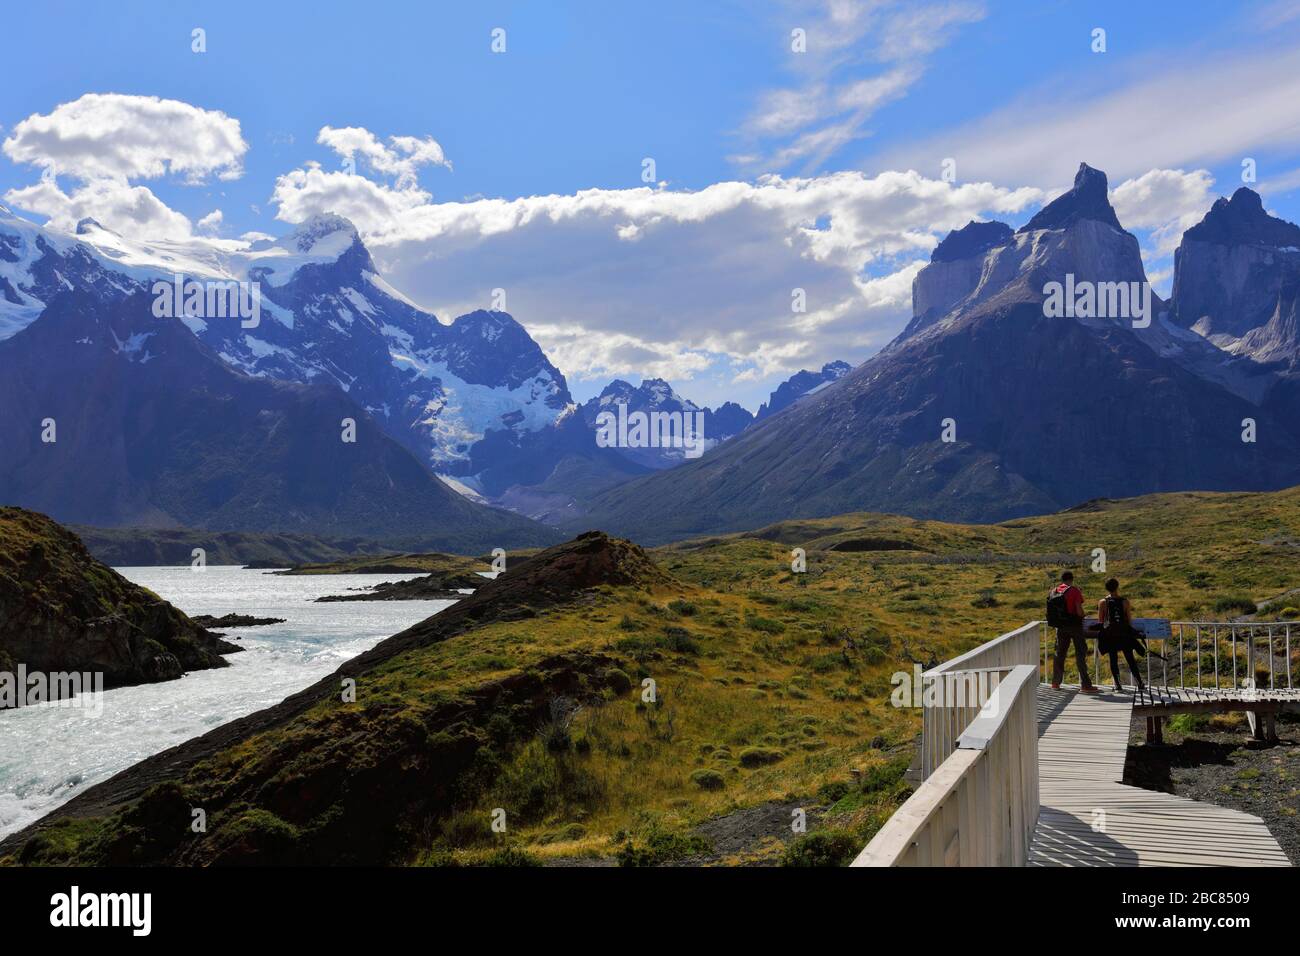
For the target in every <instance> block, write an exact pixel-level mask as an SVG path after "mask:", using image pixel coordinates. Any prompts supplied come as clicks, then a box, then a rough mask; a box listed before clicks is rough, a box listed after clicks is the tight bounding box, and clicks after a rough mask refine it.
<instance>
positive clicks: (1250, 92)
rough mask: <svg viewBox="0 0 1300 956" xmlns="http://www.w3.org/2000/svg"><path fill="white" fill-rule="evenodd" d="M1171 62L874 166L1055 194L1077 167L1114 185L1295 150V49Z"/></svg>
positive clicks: (944, 136) (1025, 105)
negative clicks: (945, 168)
mask: <svg viewBox="0 0 1300 956" xmlns="http://www.w3.org/2000/svg"><path fill="white" fill-rule="evenodd" d="M1168 62H1171V61H1169V60H1164V61H1153V62H1151V63H1146V64H1136V65H1134V66H1133V67H1132V68H1131V71H1130V68H1126V67H1120V66H1116V67H1114V68H1112V69H1111V70H1108V71H1104V75H1105V76H1106V77H1107V78H1108V79H1109V80H1110V83H1111V85H1110V87H1109V88H1107V89H1105V90H1102V91H1098V90H1096V89H1093V90H1088V89H1081V88H1080V86H1079V83H1078V82H1071V83H1069V84H1068V85H1067V89H1066V91H1065V92H1056V89H1057V88H1055V87H1054V88H1053V89H1052V91H1048V90H1046V89H1043V90H1040V91H1039V92H1037V93H1033V94H1030V95H1026V96H1022V97H1020V98H1018V99H1016V100H1015V101H1014V102H1011V103H1009V104H1007V105H1005V106H1002V107H1000V108H999V109H997V110H996V111H994V112H993V113H991V114H989V115H988V116H985V117H983V118H981V119H979V120H976V121H974V122H972V123H969V124H966V125H964V126H960V127H958V128H955V129H952V130H946V131H942V132H939V133H936V134H935V135H934V136H932V137H930V138H929V139H926V140H924V141H921V142H917V143H911V144H908V145H906V146H903V147H900V148H897V149H889V150H885V151H883V152H882V153H881V154H880V155H879V156H876V157H874V158H873V160H872V163H873V165H876V166H884V167H892V168H909V167H911V168H916V169H925V170H930V169H937V168H938V166H939V163H940V160H941V157H948V156H951V157H954V158H955V159H956V160H957V175H958V178H959V179H967V178H969V179H978V180H989V181H991V182H995V183H1016V184H1026V183H1027V184H1031V185H1035V186H1039V187H1045V188H1050V187H1052V186H1054V185H1059V184H1062V183H1069V182H1070V180H1071V179H1072V177H1073V176H1074V171H1075V169H1076V168H1077V166H1078V164H1079V162H1080V161H1081V160H1082V161H1086V162H1087V163H1088V164H1089V165H1091V166H1094V167H1096V168H1097V169H1101V170H1104V171H1105V172H1106V173H1107V174H1108V175H1109V176H1110V179H1111V181H1112V182H1115V181H1118V180H1121V179H1127V178H1131V177H1137V176H1141V175H1142V174H1144V173H1145V172H1147V171H1148V170H1151V169H1166V168H1176V167H1184V168H1187V167H1192V166H1211V165H1214V164H1215V163H1219V162H1225V163H1232V164H1236V163H1238V162H1240V161H1241V160H1242V159H1243V158H1246V157H1254V158H1256V159H1260V160H1261V161H1262V159H1263V157H1265V156H1267V155H1268V154H1269V153H1270V152H1271V151H1273V150H1286V151H1290V150H1292V149H1294V147H1295V144H1296V141H1297V138H1298V137H1300V122H1297V120H1296V113H1295V103H1296V102H1297V100H1300V48H1295V47H1290V48H1287V47H1277V48H1270V49H1266V50H1260V49H1252V50H1249V51H1245V52H1237V53H1234V54H1232V55H1228V56H1223V57H1218V58H1214V57H1208V56H1199V55H1198V56H1194V57H1191V58H1188V57H1182V58H1179V59H1178V60H1177V61H1172V62H1176V65H1173V66H1168V65H1166V64H1167V63H1168ZM1264 184H1265V177H1263V176H1261V185H1264Z"/></svg>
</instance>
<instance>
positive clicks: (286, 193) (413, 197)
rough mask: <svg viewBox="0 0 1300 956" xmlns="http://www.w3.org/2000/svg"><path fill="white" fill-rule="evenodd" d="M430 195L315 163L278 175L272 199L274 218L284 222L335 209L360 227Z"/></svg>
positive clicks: (376, 223) (411, 207)
mask: <svg viewBox="0 0 1300 956" xmlns="http://www.w3.org/2000/svg"><path fill="white" fill-rule="evenodd" d="M431 198H432V196H430V194H429V193H427V192H425V191H424V190H422V189H420V188H418V187H415V186H412V187H408V188H405V189H394V188H393V187H391V186H386V185H384V184H383V183H377V182H374V181H373V180H371V179H367V178H366V177H365V176H362V175H360V174H359V173H347V172H331V171H327V170H324V169H322V168H321V167H320V166H319V164H316V163H308V164H307V166H306V168H303V169H295V170H292V171H290V172H288V173H285V174H284V175H283V176H280V177H279V178H278V179H276V181H275V188H274V190H273V191H272V193H271V202H273V203H274V204H275V205H276V206H277V207H278V211H277V213H276V218H277V219H280V220H282V221H284V222H302V220H304V219H306V218H307V217H308V216H310V215H312V214H313V213H316V212H335V213H338V214H339V215H340V216H346V217H347V218H349V219H351V220H352V221H353V222H354V223H356V224H357V226H358V227H360V228H378V227H379V226H380V225H382V224H383V223H384V222H387V221H390V220H393V219H394V218H396V217H399V216H401V215H403V214H405V213H408V212H410V211H411V210H414V209H417V208H419V207H421V206H423V205H425V204H426V203H428V202H429V200H430V199H431Z"/></svg>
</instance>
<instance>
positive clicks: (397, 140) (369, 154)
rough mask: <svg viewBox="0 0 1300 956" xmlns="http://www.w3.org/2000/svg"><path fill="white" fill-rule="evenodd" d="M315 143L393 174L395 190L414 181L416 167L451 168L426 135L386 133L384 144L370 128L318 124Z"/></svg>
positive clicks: (435, 144) (406, 186) (443, 155)
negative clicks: (318, 129)
mask: <svg viewBox="0 0 1300 956" xmlns="http://www.w3.org/2000/svg"><path fill="white" fill-rule="evenodd" d="M316 142H318V143H320V144H322V145H324V146H328V147H329V148H330V149H332V150H334V152H336V153H338V154H339V155H340V156H341V157H343V158H344V159H353V158H355V156H357V155H360V156H361V157H362V158H363V159H364V160H365V161H366V162H368V163H369V164H370V168H371V169H373V170H374V171H375V172H377V173H382V174H383V175H386V176H393V177H395V178H396V180H397V186H398V188H399V189H408V188H411V187H413V186H415V184H416V170H417V169H418V168H419V167H420V166H425V165H429V166H445V167H447V168H448V169H451V162H450V161H449V160H448V159H447V157H446V155H445V154H444V153H443V151H442V146H441V145H439V144H438V142H437V141H436V140H434V139H433V138H432V137H430V136H426V137H424V138H423V139H420V138H418V137H415V136H390V137H388V142H389V145H388V146H385V145H384V144H383V143H381V142H380V141H379V138H378V137H377V136H375V134H374V133H372V132H370V130H368V129H365V128H363V127H360V126H345V127H342V128H335V127H333V126H325V127H322V129H321V131H320V134H319V135H318V136H317V137H316Z"/></svg>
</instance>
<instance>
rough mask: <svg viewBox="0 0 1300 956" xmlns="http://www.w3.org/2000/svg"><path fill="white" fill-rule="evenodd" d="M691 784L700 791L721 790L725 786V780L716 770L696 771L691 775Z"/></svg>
mask: <svg viewBox="0 0 1300 956" xmlns="http://www.w3.org/2000/svg"><path fill="white" fill-rule="evenodd" d="M691 783H693V784H695V786H697V787H699V788H700V789H701V790H721V789H722V788H723V787H725V786H726V785H727V781H726V779H725V778H724V777H723V776H722V774H720V773H718V771H716V770H697V771H695V772H694V773H693V774H691Z"/></svg>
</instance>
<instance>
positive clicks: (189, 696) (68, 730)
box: [0, 567, 452, 836]
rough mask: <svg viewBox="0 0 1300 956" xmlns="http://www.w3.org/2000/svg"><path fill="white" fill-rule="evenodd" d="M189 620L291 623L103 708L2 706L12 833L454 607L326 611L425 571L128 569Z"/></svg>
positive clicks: (1, 806) (1, 823)
mask: <svg viewBox="0 0 1300 956" xmlns="http://www.w3.org/2000/svg"><path fill="white" fill-rule="evenodd" d="M117 570H118V571H119V572H120V573H121V574H122V575H124V576H125V577H127V578H129V579H130V580H132V581H134V582H135V583H137V584H142V585H144V586H145V587H147V588H149V589H150V590H152V591H154V592H155V593H157V594H159V595H161V596H162V597H164V598H165V599H167V600H168V601H170V602H171V603H173V604H175V605H176V606H177V607H179V608H180V609H181V610H182V611H185V612H186V613H187V614H215V615H221V614H228V613H231V612H234V613H238V614H252V615H255V616H257V617H282V618H284V619H285V623H284V624H273V625H268V626H265V627H241V628H230V629H227V630H225V631H223V633H225V634H226V635H227V636H228V637H229V638H232V639H235V640H234V641H233V642H234V643H236V644H239V645H240V646H242V647H243V648H244V651H243V652H242V653H239V654H231V655H230V656H229V657H227V658H226V660H228V661H229V662H230V666H229V667H222V668H216V669H213V670H204V671H195V672H194V673H191V674H187V675H186V676H185V677H182V678H181V679H179V680H173V681H164V682H163V683H160V684H143V685H140V686H137V687H122V688H118V689H116V690H110V691H106V692H105V693H104V695H103V708H102V712H101V713H99V714H98V715H96V714H94V713H93V711H91V710H89V709H77V708H70V707H52V706H42V705H36V706H32V707H23V708H19V709H17V710H7V711H0V836H4V835H5V834H7V833H11V832H13V831H14V830H17V829H20V828H21V827H23V826H25V825H26V824H28V823H30V822H32V821H33V820H35V819H37V818H39V817H41V816H43V815H45V814H46V813H49V812H50V811H51V810H53V809H54V808H55V807H57V806H58V805H59V804H61V803H63V802H65V801H67V800H69V799H71V798H72V797H74V796H76V795H77V794H78V793H80V792H81V791H82V790H84V789H86V788H87V787H89V786H91V785H92V784H95V783H98V782H100V781H101V780H105V779H107V778H108V777H111V776H112V775H113V774H115V773H117V772H118V771H119V770H122V769H124V768H126V767H129V766H131V765H132V764H134V763H137V762H138V761H140V760H143V759H144V758H145V757H148V756H150V755H151V754H155V753H158V752H159V751H161V750H166V749H167V748H168V747H172V746H175V745H176V744H179V743H181V742H183V741H185V740H188V739H190V738H191V737H197V736H199V735H200V734H203V733H206V732H207V731H209V730H211V729H212V728H213V727H216V726H217V725H219V724H224V723H226V722H227V721H230V720H234V719H236V718H238V717H242V716H244V715H245V714H250V713H252V712H253V711H256V710H261V709H262V708H263V707H268V706H270V705H272V704H277V703H279V702H280V701H281V700H283V699H284V698H285V697H287V696H289V695H290V694H292V693H294V692H295V691H299V690H302V689H303V688H304V687H307V686H309V685H310V684H312V683H314V682H315V681H316V680H318V679H319V678H321V677H324V676H325V675H326V674H329V673H330V672H331V671H333V670H334V669H335V668H337V667H338V666H339V665H340V664H342V663H343V662H344V661H345V660H347V659H349V658H351V657H355V656H356V655H358V654H360V653H361V652H362V651H365V650H368V649H369V648H371V647H374V646H375V645H376V644H377V643H379V641H381V640H382V639H383V638H385V637H388V636H389V635H390V634H396V633H397V632H398V631H401V630H403V629H405V628H407V627H410V626H411V625H412V624H415V623H416V622H417V621H422V620H424V619H425V618H426V617H428V616H429V615H431V614H434V613H436V612H437V611H439V610H441V609H442V608H444V607H447V606H448V605H450V604H451V603H452V602H451V601H359V602H355V603H353V602H345V603H329V604H316V603H313V601H314V599H315V598H318V597H321V596H322V595H325V594H342V593H344V592H345V591H347V590H348V589H352V588H359V587H366V586H370V585H373V584H377V583H379V582H380V581H401V580H405V579H407V578H411V577H416V576H417V575H413V574H397V575H393V574H328V575H275V574H268V573H267V572H265V571H250V570H245V569H243V568H237V567H209V568H207V569H206V570H204V571H203V572H195V571H192V570H191V569H190V568H189V567H183V568H118V569H117Z"/></svg>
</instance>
